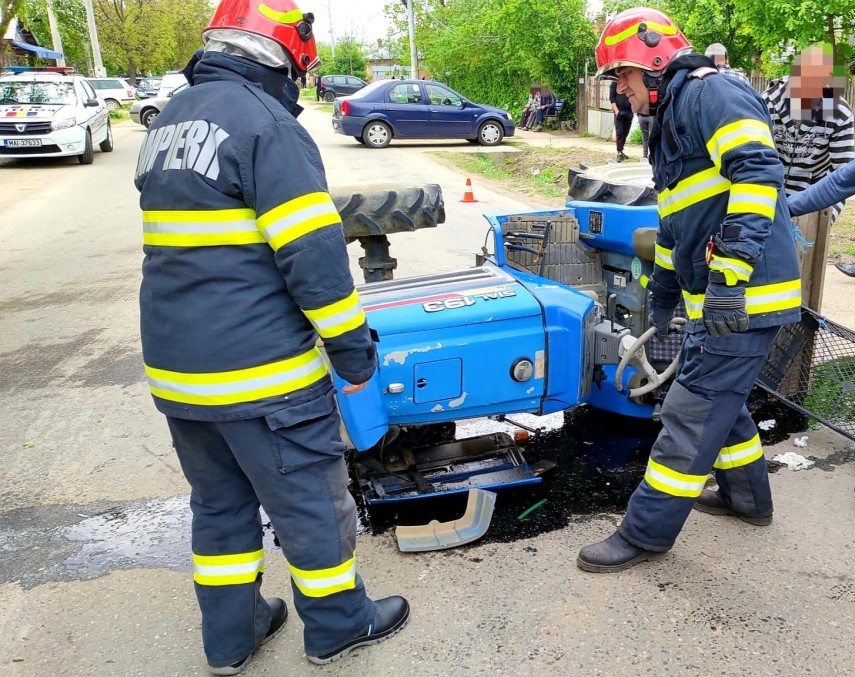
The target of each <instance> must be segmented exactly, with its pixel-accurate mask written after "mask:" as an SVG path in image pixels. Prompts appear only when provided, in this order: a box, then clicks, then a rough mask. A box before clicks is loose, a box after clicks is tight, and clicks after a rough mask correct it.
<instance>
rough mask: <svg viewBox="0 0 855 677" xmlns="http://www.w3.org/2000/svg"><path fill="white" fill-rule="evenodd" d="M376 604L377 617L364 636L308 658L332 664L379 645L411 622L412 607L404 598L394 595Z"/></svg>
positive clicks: (319, 662) (324, 663) (319, 663)
mask: <svg viewBox="0 0 855 677" xmlns="http://www.w3.org/2000/svg"><path fill="white" fill-rule="evenodd" d="M374 603H375V604H376V605H377V615H376V616H375V617H374V620H373V621H372V623H371V625H369V626H368V629H367V630H366V631H365V632H364V633H363V634H361V635H359V636H357V637H354V638H353V639H352V640H350V641H349V642H346V643H345V644H342V645H341V646H340V647H338V648H337V649H333V650H332V651H329V652H327V653H325V654H322V655H320V656H310V655H308V654H306V658H308V659H309V660H310V661H311V662H312V663H316V664H317V665H326V664H327V663H332V662H333V661H337V660H338V659H339V658H342V657H344V656H347V654H349V653H350V652H351V651H353V650H354V649H357V648H359V647H360V646H370V645H372V644H379V643H380V642H382V641H383V640H384V639H389V638H390V637H391V636H392V635H394V634H396V633H397V632H399V631H400V630H401V629H402V628H403V627H404V626H405V625H406V624H407V621H408V620H410V605H409V603H408V602H407V600H405V599H404V598H403V597H400V596H398V595H394V596H392V597H385V598H384V599H378V600H377V601H376V602H374Z"/></svg>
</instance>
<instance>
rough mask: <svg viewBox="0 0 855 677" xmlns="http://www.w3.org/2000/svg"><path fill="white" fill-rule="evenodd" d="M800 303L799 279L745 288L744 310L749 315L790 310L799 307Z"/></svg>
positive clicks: (800, 288)
mask: <svg viewBox="0 0 855 677" xmlns="http://www.w3.org/2000/svg"><path fill="white" fill-rule="evenodd" d="M801 305H802V281H801V280H790V281H789V282H778V283H776V284H764V285H761V286H758V287H747V288H746V289H745V310H746V311H747V312H748V314H749V315H758V314H760V313H772V312H776V311H779V310H790V309H791V308H800V307H801Z"/></svg>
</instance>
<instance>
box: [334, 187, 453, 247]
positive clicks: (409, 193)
mask: <svg viewBox="0 0 855 677" xmlns="http://www.w3.org/2000/svg"><path fill="white" fill-rule="evenodd" d="M332 197H333V201H334V202H335V206H336V209H338V211H339V214H340V215H341V220H342V224H343V225H344V236H345V238H346V239H347V241H348V242H352V241H353V240H355V239H357V238H361V237H372V236H378V235H388V234H390V233H409V232H412V231H414V230H417V229H419V228H434V227H436V225H437V224H439V223H444V222H445V203H444V202H443V199H442V189H441V188H440V187H439V186H438V185H436V184H425V185H422V186H418V187H408V186H389V185H375V186H353V187H343V188H337V189H336V190H335V191H334V192H333V194H332Z"/></svg>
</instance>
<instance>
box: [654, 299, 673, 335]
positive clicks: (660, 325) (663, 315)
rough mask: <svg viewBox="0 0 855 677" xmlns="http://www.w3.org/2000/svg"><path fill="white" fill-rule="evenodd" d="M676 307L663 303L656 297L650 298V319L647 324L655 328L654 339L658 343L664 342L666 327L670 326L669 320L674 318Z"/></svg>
mask: <svg viewBox="0 0 855 677" xmlns="http://www.w3.org/2000/svg"><path fill="white" fill-rule="evenodd" d="M675 308H676V306H675V305H673V304H670V303H664V302H663V301H661V300H659V299H658V298H657V297H656V296H653V295H652V294H651V296H650V317H649V320H648V321H649V323H650V324H651V325H653V326H654V327H656V337H657V338H658V339H659V340H660V341H664V340H665V338H666V337H667V336H668V326H669V325H670V324H671V319H672V318H673V317H674V310H675Z"/></svg>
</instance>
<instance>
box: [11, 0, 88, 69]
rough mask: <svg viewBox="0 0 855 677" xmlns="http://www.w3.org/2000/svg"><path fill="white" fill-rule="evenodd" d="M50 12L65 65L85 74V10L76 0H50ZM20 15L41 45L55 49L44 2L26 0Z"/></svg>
mask: <svg viewBox="0 0 855 677" xmlns="http://www.w3.org/2000/svg"><path fill="white" fill-rule="evenodd" d="M53 13H54V15H55V16H56V22H57V25H58V27H59V34H60V37H61V38H62V53H63V55H64V56H65V63H66V65H68V66H73V67H74V68H75V69H76V70H77V71H78V72H80V73H86V72H88V69H89V65H90V63H91V50H90V48H89V29H88V27H87V24H86V8H85V7H84V6H83V3H82V2H79V0H53ZM19 16H20V18H21V19H22V20H23V21H24V23H25V24H26V25H27V27H28V28H29V29H30V30H31V31H32V32H33V33H34V34H35V36H36V38H38V40H39V42H40V43H41V44H42V45H52V46H53V48H54V49H55V50H56V49H57V46H56V45H54V44H53V36H52V35H51V32H50V24H49V23H48V17H47V2H46V0H29V1H28V2H27V3H26V5H25V6H24V7H23V8H22V10H21V12H20V15H19Z"/></svg>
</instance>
